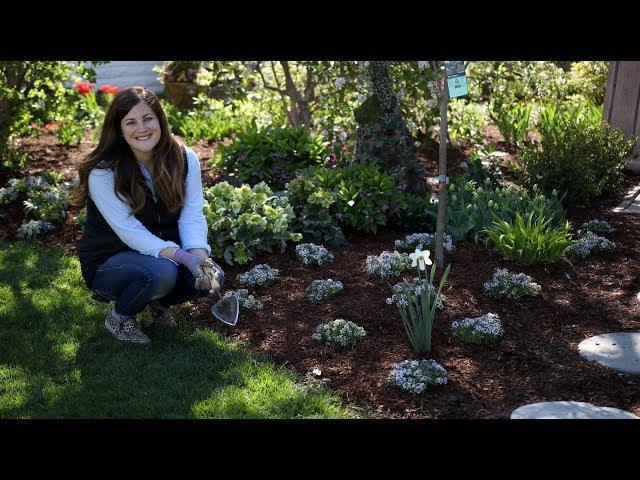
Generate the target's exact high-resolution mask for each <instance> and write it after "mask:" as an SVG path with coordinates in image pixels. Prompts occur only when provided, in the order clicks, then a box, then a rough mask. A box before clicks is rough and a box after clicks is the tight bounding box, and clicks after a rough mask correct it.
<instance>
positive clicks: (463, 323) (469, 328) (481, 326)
mask: <svg viewBox="0 0 640 480" xmlns="http://www.w3.org/2000/svg"><path fill="white" fill-rule="evenodd" d="M451 331H452V332H453V335H454V336H455V337H458V338H460V339H461V340H464V341H466V342H472V343H481V342H483V341H494V340H497V339H498V338H499V337H500V336H502V323H501V322H500V317H499V316H498V315H497V314H495V313H487V314H486V315H482V316H480V317H474V318H465V319H464V320H459V321H458V320H456V321H454V322H452V323H451Z"/></svg>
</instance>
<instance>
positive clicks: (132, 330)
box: [104, 310, 151, 343]
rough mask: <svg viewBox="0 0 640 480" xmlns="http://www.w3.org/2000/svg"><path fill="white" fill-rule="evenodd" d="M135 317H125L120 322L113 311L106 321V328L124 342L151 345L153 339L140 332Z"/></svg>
mask: <svg viewBox="0 0 640 480" xmlns="http://www.w3.org/2000/svg"><path fill="white" fill-rule="evenodd" d="M134 319H135V317H125V318H124V320H118V319H117V318H115V317H114V316H113V313H112V311H111V310H109V313H108V315H107V318H106V320H105V321H104V326H105V327H107V330H109V331H110V332H111V333H112V334H113V336H114V337H116V338H117V339H118V340H122V341H123V342H133V343H149V342H151V339H150V338H149V337H147V336H146V335H145V333H144V332H143V331H142V330H140V329H139V328H138V327H137V326H136V324H135V323H133V320H134Z"/></svg>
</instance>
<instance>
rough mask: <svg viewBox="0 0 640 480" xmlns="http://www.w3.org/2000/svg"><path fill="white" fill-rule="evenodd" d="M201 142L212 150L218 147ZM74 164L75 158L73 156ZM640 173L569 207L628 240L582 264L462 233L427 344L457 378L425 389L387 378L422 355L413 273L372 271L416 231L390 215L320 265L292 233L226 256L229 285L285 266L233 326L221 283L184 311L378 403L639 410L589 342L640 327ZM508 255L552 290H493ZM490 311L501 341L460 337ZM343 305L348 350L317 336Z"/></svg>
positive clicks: (364, 403) (68, 236) (53, 240)
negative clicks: (524, 256)
mask: <svg viewBox="0 0 640 480" xmlns="http://www.w3.org/2000/svg"><path fill="white" fill-rule="evenodd" d="M42 138H43V137H41V139H42ZM38 140H40V139H38ZM43 148H46V147H43ZM50 148H53V147H50ZM83 148H84V145H82V146H81V147H78V149H77V151H81V152H82V151H83V150H82V149H83ZM195 148H196V151H197V152H198V153H199V154H200V155H201V160H203V161H205V160H206V156H205V155H203V154H202V153H201V152H200V151H199V149H198V148H197V146H196V147H195ZM67 150H68V151H71V149H68V148H67ZM79 160H80V158H79V155H78V154H77V153H75V154H74V153H73V152H72V153H70V154H69V155H67V156H65V155H63V154H62V153H61V154H60V156H57V155H55V152H54V154H52V155H50V156H49V157H48V159H47V160H44V159H42V157H40V158H39V160H38V161H35V162H33V163H30V164H29V165H27V167H26V168H25V172H28V173H31V174H37V173H39V171H42V170H44V169H47V170H55V171H65V169H64V167H65V166H66V167H71V166H72V165H76V167H74V168H77V162H78V161H79ZM38 169H40V170H38ZM69 172H75V170H74V169H73V168H69ZM72 176H73V174H72V173H71V174H70V175H69V178H67V179H70V177H72ZM634 181H635V182H637V181H638V178H637V177H636V178H632V177H628V176H627V177H625V181H624V183H623V185H622V186H621V187H620V189H618V190H616V191H615V192H611V193H610V194H609V195H608V196H606V197H604V198H603V199H601V200H599V201H597V202H594V203H593V204H592V205H591V206H590V207H588V208H575V209H571V210H570V211H569V218H570V219H571V220H572V221H573V223H574V225H576V226H578V225H580V223H581V222H582V221H584V220H588V219H591V218H599V219H603V220H607V221H608V222H610V223H611V225H612V226H613V227H614V228H615V229H616V232H615V233H614V234H613V235H612V236H611V239H612V240H613V241H615V242H616V244H617V248H616V249H615V251H614V252H612V253H610V254H606V255H603V256H600V257H597V258H593V259H585V260H576V261H574V265H573V266H570V265H567V264H564V263H557V264H554V265H551V266H533V267H519V266H517V265H515V264H513V262H510V261H507V260H503V259H502V258H501V256H500V255H499V254H498V253H497V252H495V251H491V250H488V249H486V248H485V247H484V246H482V245H475V244H473V243H472V242H467V241H465V242H458V243H457V244H456V249H455V251H454V252H452V253H450V254H447V255H446V262H447V263H449V262H450V263H451V273H450V276H449V279H448V281H447V283H446V285H445V288H444V294H445V295H446V301H445V308H444V310H443V311H438V313H437V315H436V320H435V327H434V331H433V340H432V346H433V347H432V352H431V354H430V355H429V357H428V358H433V359H435V360H436V361H437V362H439V363H441V364H442V365H443V366H444V367H445V368H446V369H447V372H448V375H449V383H448V384H447V385H444V386H439V387H436V388H432V389H428V390H427V391H425V392H424V393H423V394H420V395H411V394H409V393H406V392H403V391H400V390H398V389H396V388H394V387H392V386H390V385H389V384H388V382H387V381H386V377H387V375H388V372H389V370H390V368H391V366H392V364H393V363H395V362H399V361H402V360H405V359H412V358H415V357H414V355H413V352H412V350H411V348H410V346H409V342H408V340H407V338H406V335H405V332H404V329H403V327H402V323H401V319H400V316H399V313H398V311H397V308H396V307H395V306H393V305H387V303H386V302H385V299H386V298H387V297H389V296H390V294H391V286H392V285H393V284H395V283H397V282H398V281H400V278H393V279H389V280H383V279H380V278H379V277H370V276H369V275H367V274H366V271H365V259H366V257H367V255H378V254H380V253H381V252H382V251H383V250H394V240H397V239H401V238H403V237H404V235H405V234H406V233H407V232H404V233H403V232H394V231H392V230H389V229H384V230H382V231H381V232H380V233H379V234H378V235H376V236H362V235H352V236H350V237H349V239H350V243H349V245H347V246H345V247H342V248H329V249H330V250H331V251H332V252H333V253H334V255H335V260H334V261H333V262H331V263H329V264H327V265H323V266H320V267H313V266H305V265H304V264H302V262H300V261H299V260H298V259H297V258H296V257H295V254H294V246H293V245H291V246H289V247H288V248H287V249H286V251H285V252H284V253H282V254H280V253H276V254H273V255H270V254H265V255H262V256H260V257H258V258H256V259H255V260H254V261H253V262H252V263H251V264H249V265H245V266H243V267H239V266H234V267H229V268H226V273H227V278H228V282H227V285H226V287H227V288H233V289H235V288H239V287H241V285H239V284H238V283H237V280H236V278H235V277H236V274H238V273H241V272H244V271H246V270H248V269H249V268H251V267H253V266H254V265H256V264H259V263H268V264H269V265H270V266H272V267H275V268H278V269H280V277H279V279H278V280H277V281H276V282H275V283H274V285H272V286H270V287H267V288H265V289H263V290H260V289H253V290H250V293H252V294H254V295H255V296H256V298H258V299H259V300H261V301H262V302H263V304H264V309H263V310H251V311H248V310H242V311H241V315H240V318H239V320H238V324H237V325H236V326H235V327H228V326H225V325H223V324H222V323H220V322H219V321H217V320H215V319H214V318H213V316H212V315H211V313H210V308H211V305H212V304H213V303H214V302H215V301H216V300H217V297H215V296H214V297H211V298H206V299H202V300H200V301H198V302H194V303H190V304H186V305H183V306H181V307H179V308H178V313H180V314H182V315H183V316H185V317H186V318H189V319H190V320H191V321H193V322H195V323H197V324H200V325H206V326H207V327H210V328H213V329H215V330H217V331H220V332H222V333H224V334H226V335H229V336H230V337H232V338H235V339H238V340H241V341H242V342H244V344H245V345H246V347H247V348H250V349H255V350H260V351H262V352H265V353H267V354H268V355H269V356H270V357H271V358H272V359H273V361H275V362H276V363H277V364H280V365H286V366H288V367H291V368H293V369H295V370H296V371H298V372H299V373H301V374H310V372H311V371H312V370H313V369H316V368H317V369H319V370H320V371H321V375H320V376H317V377H315V378H316V381H318V382H325V383H326V384H327V385H328V386H329V387H331V388H333V389H335V390H336V391H337V392H339V393H340V394H341V395H342V397H343V398H344V399H345V400H347V401H350V402H352V403H353V404H355V405H356V406H359V407H361V408H363V409H365V410H368V411H371V412H372V414H373V415H374V416H385V417H402V418H508V416H509V414H510V413H511V411H512V410H514V409H515V408H517V407H519V406H521V405H524V404H527V403H534V402H540V401H553V400H574V401H582V402H589V403H593V404H596V405H600V406H610V407H616V408H620V409H623V410H627V411H630V412H633V413H635V414H637V415H638V414H640V388H639V387H640V377H631V376H623V375H620V374H618V373H616V372H614V371H612V370H609V369H608V368H606V367H604V366H601V365H599V364H597V363H595V362H587V361H586V360H583V359H582V358H581V357H580V356H579V354H578V344H579V343H580V342H581V341H582V340H584V339H585V338H587V337H589V336H592V335H597V334H601V333H607V332H613V331H638V328H639V326H640V305H638V304H637V303H636V300H635V296H636V294H637V293H638V292H639V291H640V273H639V272H640V256H639V255H638V252H639V251H640V235H638V232H639V231H640V216H637V215H625V214H614V213H611V208H612V207H613V206H615V205H616V204H617V203H618V202H619V199H620V198H621V197H622V196H623V195H624V189H625V188H626V186H627V185H629V184H632V183H633V182H634ZM0 210H2V211H4V212H7V213H9V217H11V216H12V213H13V214H15V215H16V216H17V215H20V218H19V219H18V220H10V222H17V225H19V224H20V222H21V219H22V218H23V214H22V213H21V205H20V204H19V202H14V204H12V205H10V206H9V207H7V206H3V207H0ZM14 210H15V212H14ZM67 215H68V216H67V223H66V224H65V225H64V226H62V227H58V228H56V230H55V231H54V232H53V233H52V234H51V235H49V236H47V237H45V239H44V243H46V244H62V245H65V246H66V247H67V248H68V249H69V251H70V253H73V251H74V250H75V242H76V241H77V239H78V238H79V236H80V233H81V230H80V228H78V227H76V226H75V224H74V223H73V222H72V220H73V218H74V216H75V212H73V211H71V212H68V214H67ZM0 222H3V223H0V236H5V237H10V238H12V237H13V236H14V234H15V230H14V229H13V223H11V228H8V227H9V225H8V224H7V223H6V220H0ZM17 225H16V228H17ZM409 233H411V232H409ZM220 263H221V264H222V265H223V266H224V263H222V262H220ZM498 267H500V268H502V267H506V268H509V269H510V270H512V271H515V272H525V273H527V274H528V275H531V276H532V277H533V278H534V281H536V282H537V283H539V284H541V286H542V291H541V295H540V296H539V297H535V298H525V299H524V300H522V301H521V302H520V304H514V303H509V302H506V301H495V300H492V299H490V298H489V297H488V296H486V295H485V293H484V291H483V284H484V282H485V281H487V280H489V278H490V277H491V275H492V273H493V271H494V269H495V268H498ZM412 276H413V272H411V271H407V272H406V274H405V275H404V278H411V277H412ZM326 278H333V279H337V280H340V281H341V282H342V283H343V284H344V289H343V290H342V291H341V292H340V293H339V294H338V295H337V296H336V297H334V298H331V299H329V300H327V301H324V302H321V303H317V304H314V303H310V302H307V301H306V300H304V295H305V289H306V286H307V285H308V284H309V283H310V282H311V280H314V279H326ZM487 312H493V313H497V314H498V315H499V316H500V318H501V320H502V322H503V329H504V336H503V338H502V339H501V340H499V341H498V342H497V343H496V344H494V345H468V344H464V343H462V342H461V341H459V340H456V339H455V338H454V337H453V335H452V334H451V331H450V325H451V322H452V321H453V320H459V319H462V318H464V317H472V316H479V315H483V314H485V313H487ZM337 318H344V319H347V320H351V321H353V322H355V323H357V324H358V325H360V326H362V327H363V328H364V329H365V330H366V332H367V335H366V336H365V337H364V339H362V340H361V341H360V342H359V343H358V344H356V345H355V347H353V348H351V349H347V350H344V351H338V350H334V349H332V348H330V347H328V346H325V345H324V344H321V343H319V342H318V341H316V340H313V339H312V338H311V335H312V334H313V332H314V331H315V328H316V327H317V326H318V325H319V324H321V323H325V322H328V321H331V320H334V319H337ZM310 376H311V377H313V376H312V375H310Z"/></svg>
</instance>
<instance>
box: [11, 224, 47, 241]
mask: <svg viewBox="0 0 640 480" xmlns="http://www.w3.org/2000/svg"><path fill="white" fill-rule="evenodd" d="M51 230H53V225H52V224H51V223H50V222H45V221H44V220H30V221H26V220H25V221H23V222H22V225H20V228H18V231H17V232H16V237H18V238H20V239H22V240H33V239H34V238H39V237H42V236H44V235H46V234H47V233H49V232H50V231H51Z"/></svg>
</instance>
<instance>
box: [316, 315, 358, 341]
mask: <svg viewBox="0 0 640 480" xmlns="http://www.w3.org/2000/svg"><path fill="white" fill-rule="evenodd" d="M365 335H366V332H365V331H364V328H362V327H360V326H358V325H356V324H355V323H353V322H351V321H349V320H344V319H343V318H338V319H337V320H333V321H332V322H329V323H323V324H322V325H318V328H316V331H315V333H314V334H313V335H311V338H313V339H314V340H319V341H320V342H323V343H326V344H327V345H329V346H330V347H334V348H345V347H350V346H353V345H354V344H355V343H356V342H357V341H358V340H360V339H361V338H363V337H364V336H365Z"/></svg>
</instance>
